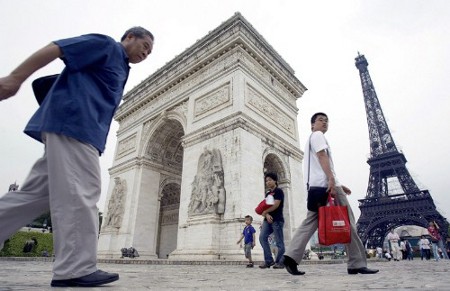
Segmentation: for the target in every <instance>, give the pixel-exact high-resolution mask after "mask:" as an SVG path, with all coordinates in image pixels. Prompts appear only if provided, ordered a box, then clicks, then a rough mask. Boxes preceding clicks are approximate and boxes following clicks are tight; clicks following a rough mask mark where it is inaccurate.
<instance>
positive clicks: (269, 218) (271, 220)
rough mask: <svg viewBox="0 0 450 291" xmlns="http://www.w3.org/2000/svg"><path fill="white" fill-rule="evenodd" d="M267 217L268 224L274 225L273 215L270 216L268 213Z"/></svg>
mask: <svg viewBox="0 0 450 291" xmlns="http://www.w3.org/2000/svg"><path fill="white" fill-rule="evenodd" d="M265 217H266V219H267V222H268V223H272V222H273V217H272V215H270V214H269V213H267V214H266V215H265Z"/></svg>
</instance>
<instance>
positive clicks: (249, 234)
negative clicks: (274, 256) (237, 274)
mask: <svg viewBox="0 0 450 291" xmlns="http://www.w3.org/2000/svg"><path fill="white" fill-rule="evenodd" d="M252 222H253V217H251V216H250V215H247V216H245V227H244V230H243V231H242V235H241V238H240V239H239V240H238V241H237V244H239V243H240V242H241V241H242V239H244V252H245V257H246V258H247V259H248V264H247V268H253V261H252V249H253V247H254V246H255V233H256V230H255V228H253V226H252Z"/></svg>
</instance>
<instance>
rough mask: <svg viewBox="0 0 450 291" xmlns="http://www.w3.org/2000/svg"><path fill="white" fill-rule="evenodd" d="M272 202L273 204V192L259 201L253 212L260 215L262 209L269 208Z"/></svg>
mask: <svg viewBox="0 0 450 291" xmlns="http://www.w3.org/2000/svg"><path fill="white" fill-rule="evenodd" d="M273 204H275V200H274V199H273V193H270V194H269V195H267V197H266V198H264V199H263V200H262V201H261V202H259V204H258V206H256V208H255V212H256V213H257V214H259V215H261V214H262V213H263V211H264V210H266V209H269V208H270V207H271V206H272V205H273Z"/></svg>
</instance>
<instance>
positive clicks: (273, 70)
mask: <svg viewBox="0 0 450 291" xmlns="http://www.w3.org/2000/svg"><path fill="white" fill-rule="evenodd" d="M238 48H240V49H243V50H245V51H246V52H247V53H248V54H249V55H250V56H251V57H252V58H253V59H254V60H255V61H256V62H258V63H259V64H261V65H262V66H263V67H264V68H265V69H266V70H267V71H268V72H269V73H270V74H271V75H272V76H273V79H275V80H277V81H278V82H279V83H280V84H281V85H282V86H283V87H284V88H285V89H286V90H288V91H289V92H290V93H291V94H292V95H293V96H295V97H296V98H300V97H301V96H302V95H303V93H304V92H305V91H306V87H305V86H304V85H303V84H302V83H301V82H300V81H299V80H298V79H297V78H296V77H295V76H294V71H293V70H292V68H291V67H290V66H289V65H288V64H287V63H286V62H285V61H284V60H283V59H282V58H281V56H280V55H278V53H277V52H276V51H275V50H274V49H273V48H272V47H271V46H270V45H269V44H268V43H267V41H265V39H264V38H263V37H262V36H261V35H260V34H259V33H258V32H257V31H256V30H255V29H254V28H253V27H252V26H251V24H250V23H248V22H247V21H246V20H245V19H244V18H243V17H242V15H240V14H239V13H237V14H235V16H233V17H232V18H230V19H229V20H228V21H226V22H225V23H223V24H222V25H220V26H219V27H218V28H216V29H215V30H213V31H212V32H210V33H209V34H208V35H206V36H205V37H204V38H203V39H201V40H199V41H197V42H196V43H195V44H194V45H193V46H191V47H190V48H188V49H186V50H185V51H184V52H183V53H181V54H180V55H179V56H177V57H175V58H174V59H173V60H172V61H170V62H169V63H167V64H166V65H165V66H163V67H162V68H160V69H159V70H157V71H156V72H155V73H154V74H152V75H151V76H149V77H148V78H147V79H146V80H144V81H143V82H142V83H140V84H139V85H138V86H136V87H135V88H133V89H132V90H131V91H129V92H128V93H127V94H126V95H125V96H124V101H125V102H124V103H123V104H122V105H121V106H120V108H119V110H118V112H117V114H116V119H117V120H118V121H119V122H120V121H121V120H123V119H124V118H125V117H126V116H128V115H130V114H132V113H133V112H134V111H136V110H139V108H141V107H143V106H145V105H146V104H147V103H149V102H151V101H152V100H154V99H156V98H158V97H159V96H161V95H162V94H164V93H166V92H167V91H170V90H171V89H172V88H173V87H175V86H177V85H178V84H179V83H181V82H184V81H185V80H186V79H187V78H190V77H191V76H192V75H196V74H199V71H202V70H204V69H205V67H207V66H210V65H211V63H214V62H216V61H217V60H218V59H223V58H224V57H225V56H226V55H228V54H229V53H230V51H232V50H236V49H238Z"/></svg>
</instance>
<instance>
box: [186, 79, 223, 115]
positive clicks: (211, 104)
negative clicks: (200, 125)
mask: <svg viewBox="0 0 450 291" xmlns="http://www.w3.org/2000/svg"><path fill="white" fill-rule="evenodd" d="M230 88H231V86H230V83H226V84H225V85H223V86H221V87H219V88H217V89H215V90H213V91H212V92H209V93H207V94H205V95H204V96H202V97H200V98H197V99H196V100H195V105H194V108H195V109H194V117H195V118H196V119H198V118H201V117H204V116H206V115H208V114H211V113H213V112H216V111H218V110H220V109H223V108H224V107H226V106H229V105H231V103H232V102H231V94H230Z"/></svg>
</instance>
